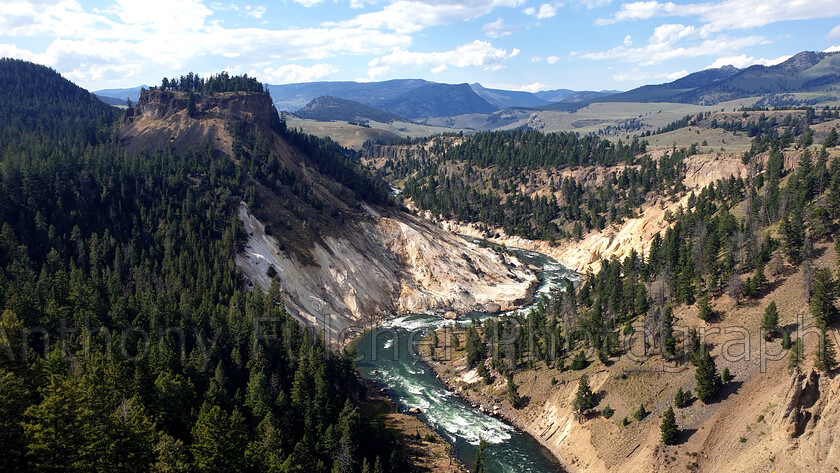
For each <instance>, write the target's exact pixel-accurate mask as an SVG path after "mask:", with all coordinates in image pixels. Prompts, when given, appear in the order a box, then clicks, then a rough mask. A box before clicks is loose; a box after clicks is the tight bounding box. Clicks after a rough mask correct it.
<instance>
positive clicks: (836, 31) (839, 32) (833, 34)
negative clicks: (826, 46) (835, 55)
mask: <svg viewBox="0 0 840 473" xmlns="http://www.w3.org/2000/svg"><path fill="white" fill-rule="evenodd" d="M828 37H829V38H840V25H837V26H835V27H834V28H832V29H831V31H829V32H828Z"/></svg>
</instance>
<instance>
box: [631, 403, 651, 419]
mask: <svg viewBox="0 0 840 473" xmlns="http://www.w3.org/2000/svg"><path fill="white" fill-rule="evenodd" d="M647 415H648V412H647V410H646V409H645V405H644V404H639V408H638V409H636V412H634V413H633V418H635V419H636V420H642V419H644V418H645V417H647Z"/></svg>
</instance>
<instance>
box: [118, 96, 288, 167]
mask: <svg viewBox="0 0 840 473" xmlns="http://www.w3.org/2000/svg"><path fill="white" fill-rule="evenodd" d="M188 101H189V98H188V95H187V94H186V93H184V92H178V91H170V90H158V89H152V90H146V91H144V92H143V93H142V94H141V95H140V99H139V100H138V101H137V104H135V105H134V107H132V108H129V109H128V110H126V112H125V114H124V115H123V118H122V125H123V126H122V127H121V129H120V131H119V136H120V138H121V140H122V141H123V144H125V145H126V147H127V148H128V149H129V151H132V152H135V151H140V150H141V149H147V150H154V149H157V148H159V147H161V144H163V143H168V142H171V144H172V145H173V146H175V149H176V150H178V151H179V152H184V151H186V150H187V149H188V148H190V147H192V146H201V145H202V144H203V143H204V142H206V141H207V140H208V139H210V141H211V142H212V144H213V147H214V148H215V149H217V150H218V151H219V152H221V153H222V154H227V155H230V154H231V148H230V146H231V143H232V137H231V136H230V133H229V130H225V128H228V127H229V126H230V124H231V123H232V122H233V121H234V120H236V121H238V122H239V123H240V124H241V125H243V126H245V127H248V128H250V129H256V130H259V131H260V133H262V134H263V135H267V134H269V133H270V128H271V124H272V121H273V120H279V119H278V118H276V115H277V111H276V110H275V109H274V105H272V103H271V97H269V96H268V95H266V94H246V93H242V92H223V93H216V94H212V95H202V94H195V105H196V113H195V115H194V116H192V117H191V116H189V115H188V114H187V103H188ZM211 138H212V139H211Z"/></svg>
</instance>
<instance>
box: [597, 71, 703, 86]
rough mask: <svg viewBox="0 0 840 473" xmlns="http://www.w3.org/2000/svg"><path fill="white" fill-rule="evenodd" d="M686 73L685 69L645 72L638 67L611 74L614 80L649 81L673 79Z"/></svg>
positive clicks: (669, 80)
mask: <svg viewBox="0 0 840 473" xmlns="http://www.w3.org/2000/svg"><path fill="white" fill-rule="evenodd" d="M687 75H688V71H686V70H685V69H683V70H681V71H676V72H645V71H640V70H639V69H633V70H630V71H625V72H621V73H619V74H615V75H613V76H612V78H613V80H614V81H616V82H637V83H639V82H650V81H655V80H667V81H668V82H671V81H675V80H677V79H679V78H681V77H685V76H687Z"/></svg>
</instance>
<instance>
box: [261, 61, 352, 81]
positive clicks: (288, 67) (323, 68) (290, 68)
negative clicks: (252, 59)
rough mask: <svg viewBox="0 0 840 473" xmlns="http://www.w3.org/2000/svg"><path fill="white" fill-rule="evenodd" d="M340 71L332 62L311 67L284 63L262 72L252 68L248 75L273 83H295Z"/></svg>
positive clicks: (313, 79)
mask: <svg viewBox="0 0 840 473" xmlns="http://www.w3.org/2000/svg"><path fill="white" fill-rule="evenodd" d="M336 72H338V68H337V67H335V66H333V65H332V64H315V65H314V66H311V67H305V66H300V65H298V64H284V65H282V66H280V67H276V68H271V67H267V68H265V69H263V70H262V71H261V72H257V71H255V70H251V71H250V72H248V75H250V76H253V77H259V78H260V79H261V80H263V81H265V82H269V83H271V84H294V83H296V82H312V81H316V80H320V79H323V78H325V77H327V76H329V75H331V74H335V73H336Z"/></svg>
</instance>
